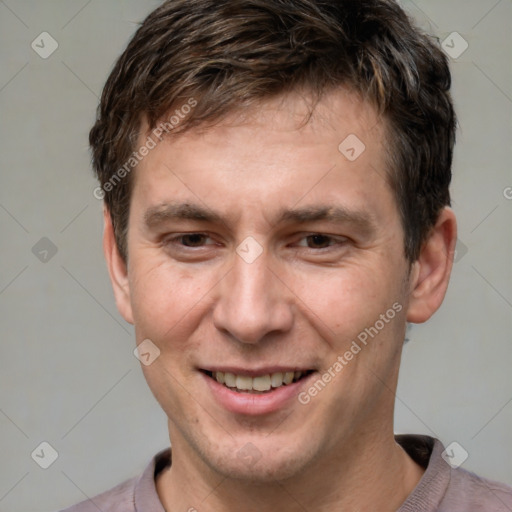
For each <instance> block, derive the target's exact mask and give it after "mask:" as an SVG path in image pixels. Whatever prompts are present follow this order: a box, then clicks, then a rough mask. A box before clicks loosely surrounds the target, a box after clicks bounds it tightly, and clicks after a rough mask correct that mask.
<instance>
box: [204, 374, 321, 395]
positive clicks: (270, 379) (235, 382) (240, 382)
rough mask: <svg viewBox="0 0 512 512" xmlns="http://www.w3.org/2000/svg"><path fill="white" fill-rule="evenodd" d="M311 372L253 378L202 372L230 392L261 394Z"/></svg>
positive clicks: (299, 378)
mask: <svg viewBox="0 0 512 512" xmlns="http://www.w3.org/2000/svg"><path fill="white" fill-rule="evenodd" d="M312 371H313V370H306V371H287V372H274V373H266V374H262V375H257V376H254V377H251V376H249V375H237V374H234V373H230V372H221V371H214V372H211V371H206V370H204V373H205V374H206V375H208V377H210V378H212V379H214V380H216V381H217V382H218V383H219V384H222V385H223V386H225V387H226V388H228V389H231V390H232V391H237V392H239V393H251V394H261V393H267V392H269V391H271V390H274V389H278V388H280V387H282V386H288V385H290V384H292V383H294V382H298V381H299V380H301V379H302V378H304V377H306V376H308V375H309V374H310V373H311V372H312Z"/></svg>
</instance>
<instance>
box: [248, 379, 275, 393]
mask: <svg viewBox="0 0 512 512" xmlns="http://www.w3.org/2000/svg"><path fill="white" fill-rule="evenodd" d="M270 388H271V385H270V375H262V376H261V377H254V379H252V389H254V390H255V391H268V390H269V389H270Z"/></svg>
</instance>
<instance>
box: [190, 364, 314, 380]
mask: <svg viewBox="0 0 512 512" xmlns="http://www.w3.org/2000/svg"><path fill="white" fill-rule="evenodd" d="M200 370H202V371H205V372H211V373H214V372H222V373H233V374H235V375H244V376H247V377H258V376H259V375H267V374H270V375H271V374H273V373H286V372H308V371H312V370H313V368H312V367H311V366H303V365H297V366H278V365H276V366H265V367H260V368H242V367H240V366H208V367H202V368H200Z"/></svg>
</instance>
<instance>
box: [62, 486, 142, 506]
mask: <svg viewBox="0 0 512 512" xmlns="http://www.w3.org/2000/svg"><path fill="white" fill-rule="evenodd" d="M136 483H137V478H131V479H130V480H126V481H125V482H123V483H121V484H119V485H117V486H116V487H114V488H113V489H110V490H109V491H106V492H104V493H102V494H99V495H98V496H96V497H94V498H90V499H87V500H85V501H82V502H81V503H78V504H77V505H73V506H72V507H69V508H66V509H65V510H62V511H61V512H98V510H101V512H135V492H134V491H135V485H136Z"/></svg>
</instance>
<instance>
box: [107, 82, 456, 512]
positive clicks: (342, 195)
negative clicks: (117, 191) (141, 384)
mask: <svg viewBox="0 0 512 512" xmlns="http://www.w3.org/2000/svg"><path fill="white" fill-rule="evenodd" d="M306 113H307V105H306V97H303V96H300V95H298V94H289V95H287V96H284V97H279V98H274V99H271V100H267V101H264V102H262V103H261V104H260V105H258V107H257V108H255V109H253V110H251V111H249V112H248V113H247V112H246V113H245V114H243V115H242V114H240V113H233V114H232V115H230V116H229V117H228V118H226V119H224V120H223V121H222V122H221V123H219V124H217V125H215V126H213V127H210V128H208V129H206V130H201V131H199V130H198V129H193V130H191V131H188V132H185V133H184V134H181V135H179V136H177V137H173V138H167V139H164V140H163V141H162V142H161V143H160V144H158V145H157V147H156V148H155V149H153V150H152V151H151V152H150V153H149V154H148V155H147V156H146V157H145V158H144V159H143V160H142V162H141V163H140V164H139V167H138V168H137V170H136V174H135V176H134V178H135V180H134V189H133V195H132V198H131V210H130V217H129V224H128V263H127V264H126V263H125V262H124V261H123V259H122V258H121V257H120V255H119V253H118V250H117V248H116V245H115V242H114V236H113V231H112V225H111V221H110V216H109V214H108V212H107V211H105V233H104V249H105V255H106V259H107V263H108V268H109V272H110V276H111V280H112V284H113V288H114V292H115V297H116V302H117V306H118V308H119V311H120V312H121V314H122V315H123V317H124V318H125V319H126V320H127V321H128V322H130V323H133V324H134V325H135V331H136V337H137V343H140V342H141V341H142V340H144V339H147V338H149V339H150V340H152V342H153V343H154V344H155V345H156V346H158V348H159V349H160V356H159V357H158V358H157V359H156V360H155V361H154V362H153V363H152V364H151V365H149V366H143V367H142V368H143V371H144V375H145V377H146V379H147V382H148V384H149V386H150V388H151V390H152V392H153V393H154V395H155V397H156V398H157V400H158V401H159V403H160V405H161V406H162V408H163V410H164V411H165V413H166V414H167V416H168V418H169V420H168V425H169V435H170V439H171V440H172V453H173V462H172V467H171V468H170V469H168V470H166V471H164V472H163V473H162V474H161V475H160V476H159V478H158V479H157V491H158V493H159V496H160V499H161V501H162V503H163V505H164V507H165V508H166V510H168V511H170V510H172V511H187V510H189V509H191V508H192V507H194V508H195V509H197V510H200V511H201V512H209V511H215V512H222V511H234V510H240V504H243V510H245V511H248V512H252V511H260V510H282V511H287V512H295V511H304V510H315V511H320V512H322V511H328V510H329V511H332V510H344V511H356V510H380V511H388V510H389V511H394V510H396V509H397V508H399V506H400V505H401V504H402V503H403V501H404V500H405V499H406V497H407V496H408V494H410V493H411V492H412V490H413V489H414V487H415V485H416V484H417V483H418V481H419V479H420V478H421V475H422V473H423V469H422V468H420V467H419V466H418V465H416V464H415V463H414V462H413V461H412V460H411V459H410V458H409V456H408V455H407V454H406V453H405V451H404V450H403V449H402V448H401V447H400V446H399V445H398V444H397V443H396V442H395V440H394V437H393V408H394V393H395V390H396V385H397V378H398V369H399V364H400V355H401V350H402V346H403V340H404V334H405V325H406V321H409V322H416V323H420V322H424V321H426V320H427V319H428V318H430V317H431V315H432V314H433V313H434V312H435V311H436V310H437V308H438V307H439V306H440V305H441V303H442V301H443V298H444V295H445V292H446V288H447V286H448V281H449V277H450V272H451V268H452V260H453V253H454V249H455V241H456V221H455V216H454V214H453V211H452V210H451V209H450V208H448V207H447V208H445V209H443V210H442V212H441V213H440V216H439V218H438V221H437V224H436V225H435V227H434V228H433V229H432V231H431V233H430V236H429V238H428V240H427V241H426V243H425V244H424V245H423V248H422V251H421V254H420V257H419V258H418V260H417V261H416V262H414V263H413V264H412V265H410V264H409V262H408V261H407V260H406V259H405V257H404V248H403V229H402V226H401V223H400V219H399V214H398V209H397V205H396V201H395V197H394V195H393V193H392V191H391V189H390V188H389V186H388V184H387V182H386V181H385V179H384V176H385V175H386V171H387V169H386V153H385V138H384V136H385V133H386V125H385V122H384V120H383V119H381V118H379V117H378V116H377V115H376V113H375V111H374V110H373V108H372V107H371V106H369V105H368V104H366V103H363V102H361V101H359V99H358V98H357V97H356V96H355V95H354V94H352V93H350V92H347V91H344V90H342V89H339V90H336V91H334V92H332V93H329V94H327V95H326V96H325V97H324V98H323V99H322V100H321V101H320V102H319V103H318V105H317V106H316V108H315V110H314V114H313V116H312V118H311V119H310V120H309V121H308V122H307V123H306V124H304V123H303V122H302V121H303V120H304V115H305V114H306ZM349 134H356V135H357V137H358V138H359V139H360V140H362V141H363V142H364V144H365V146H366V149H365V151H364V152H363V153H362V154H361V155H360V156H359V157H358V158H357V159H356V160H355V161H353V162H351V161H349V160H348V159H347V158H346V157H345V156H344V155H342V154H341V153H340V151H339V150H338V146H339V144H340V142H341V141H342V140H344V139H345V138H346V137H347V135H349ZM146 135H147V134H146ZM146 135H145V136H146ZM144 139H145V137H141V141H142V140H144ZM173 202H174V203H188V204H195V205H199V206H202V207H203V208H207V209H208V210H209V211H214V212H216V213H218V215H219V216H220V220H216V221H204V220H197V219H173V218H165V219H164V220H162V218H163V217H165V216H160V217H156V218H155V216H154V215H153V217H152V220H153V221H154V222H152V223H151V225H150V226H148V223H147V222H146V219H147V217H148V212H153V213H154V212H155V211H156V210H158V209H159V208H160V209H161V208H162V207H163V206H164V205H168V204H169V203H173ZM313 206H315V207H317V206H327V207H332V206H338V207H339V206H342V207H344V208H345V209H347V210H350V211H354V210H357V211H358V212H359V213H360V214H361V215H363V216H365V217H367V218H368V219H369V220H370V222H371V228H368V226H366V227H367V228H368V229H365V226H363V225H361V224H360V223H357V222H350V221H348V220H344V221H341V222H334V221H331V220H318V221H308V222H306V223H304V222H302V221H300V219H295V220H291V221H290V220H289V221H280V220H279V212H280V211H281V210H282V209H283V208H287V209H293V208H295V209H297V208H305V207H313ZM156 220H159V221H158V222H156ZM193 233H199V234H201V233H204V234H205V235H206V236H204V237H201V236H199V237H192V238H190V237H185V238H180V237H179V236H180V235H184V234H185V235H186V234H188V235H190V234H193ZM315 234H321V235H324V236H323V237H320V238H318V237H316V238H315V237H312V236H311V235H315ZM248 236H251V237H253V238H254V239H255V240H256V241H257V242H258V243H259V244H260V246H261V248H262V249H263V252H262V254H261V255H260V256H259V257H258V258H257V259H256V260H255V261H254V262H252V263H247V262H246V261H244V259H242V258H241V257H240V256H239V255H238V254H237V252H236V249H237V247H238V246H239V245H240V244H241V243H242V242H243V241H244V240H245V239H246V238H247V237H248ZM325 236H328V237H331V238H325ZM191 245H192V246H191ZM394 303H398V304H400V305H401V306H402V310H401V311H400V312H399V313H397V314H396V316H395V317H394V318H393V320H391V321H389V322H388V323H386V324H385V327H384V328H383V329H381V330H380V331H379V333H378V335H377V336H375V337H374V338H372V339H371V340H370V341H369V343H368V344H367V345H366V346H364V347H363V348H362V350H361V351H360V352H359V353H358V354H357V355H355V356H354V358H353V359H352V360H351V361H350V362H348V364H347V365H346V366H344V368H343V370H342V371H340V372H339V373H337V374H336V377H335V378H333V379H332V380H331V382H330V383H329V384H328V385H327V386H325V388H324V389H322V391H321V392H320V393H318V395H317V396H316V397H314V398H312V399H311V401H310V402H309V403H308V404H306V405H303V404H301V403H300V402H299V401H298V400H295V399H293V400H291V401H290V402H289V403H287V405H286V406H285V407H283V408H281V409H279V410H277V411H275V412H272V413H269V414H264V415H249V414H235V413H232V412H229V411H227V410H226V409H224V408H223V407H222V406H221V405H220V404H219V403H218V402H217V401H216V400H215V399H214V397H213V396H212V394H211V391H210V389H209V388H208V386H206V385H205V377H204V375H203V374H202V373H201V372H200V371H199V368H204V367H208V365H210V366H212V365H233V366H236V367H241V368H246V367H247V368H260V367H266V366H271V365H284V366H296V367H297V368H311V369H315V370H316V371H317V374H316V376H315V378H314V379H313V381H309V382H310V384H311V383H312V382H314V381H315V380H316V379H318V378H319V376H321V374H322V373H323V372H325V371H326V370H327V369H328V368H329V367H332V365H333V363H334V362H335V361H336V360H337V357H338V356H339V355H343V354H344V353H345V352H346V351H347V350H348V349H349V347H350V345H351V342H352V340H355V339H356V338H357V335H358V334H359V333H361V332H362V331H364V329H365V328H368V327H370V326H374V325H375V323H376V321H377V320H378V319H379V318H380V315H381V314H385V313H386V311H387V310H389V309H390V308H391V307H392V305H393V304H394ZM310 384H309V385H310ZM309 385H308V387H309ZM308 387H305V388H304V389H308ZM301 390H303V389H302V388H301ZM248 443H251V445H252V447H254V448H252V447H251V449H252V450H253V453H254V452H255V453H257V455H258V457H257V458H258V460H257V461H256V462H254V460H252V461H251V458H250V457H249V459H248V458H247V457H241V456H240V455H239V451H240V450H241V449H243V448H244V447H247V445H248ZM245 450H247V448H245ZM242 453H244V452H243V451H242Z"/></svg>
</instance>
